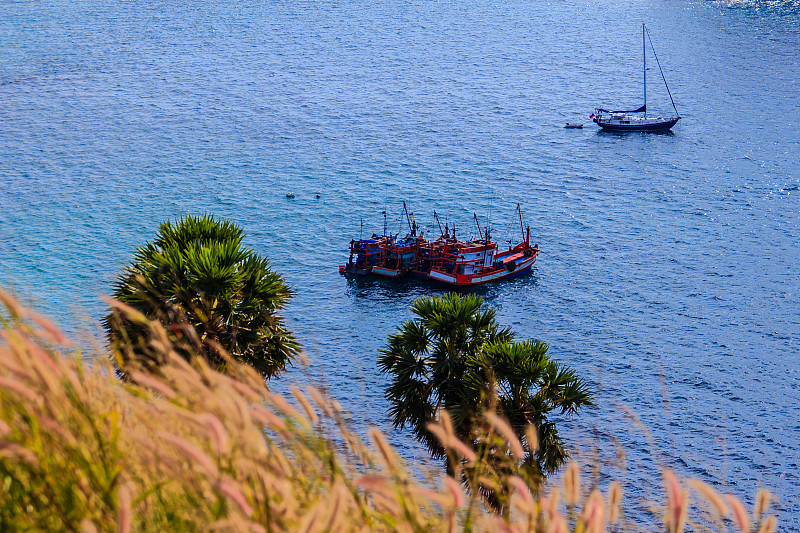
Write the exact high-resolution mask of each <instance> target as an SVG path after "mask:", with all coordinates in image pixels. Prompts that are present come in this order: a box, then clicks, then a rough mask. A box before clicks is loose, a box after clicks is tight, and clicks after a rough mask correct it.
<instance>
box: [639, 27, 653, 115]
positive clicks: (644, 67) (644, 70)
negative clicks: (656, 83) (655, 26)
mask: <svg viewBox="0 0 800 533" xmlns="http://www.w3.org/2000/svg"><path fill="white" fill-rule="evenodd" d="M651 46H652V44H651ZM654 53H655V51H654ZM642 80H643V85H644V116H645V118H647V48H645V42H644V22H642Z"/></svg>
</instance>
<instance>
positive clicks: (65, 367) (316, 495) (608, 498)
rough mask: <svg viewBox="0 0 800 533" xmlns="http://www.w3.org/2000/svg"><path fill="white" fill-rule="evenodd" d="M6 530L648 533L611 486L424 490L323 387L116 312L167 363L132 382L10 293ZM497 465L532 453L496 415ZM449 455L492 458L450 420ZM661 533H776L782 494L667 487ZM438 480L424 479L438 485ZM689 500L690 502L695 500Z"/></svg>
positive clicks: (660, 510) (448, 482) (567, 477)
mask: <svg viewBox="0 0 800 533" xmlns="http://www.w3.org/2000/svg"><path fill="white" fill-rule="evenodd" d="M0 300H2V306H0V317H2V322H3V328H2V331H0V334H1V335H2V339H0V531H81V532H94V531H109V532H112V531H115V532H122V533H124V532H128V531H243V532H244V531H252V532H267V531H304V532H305V531H308V532H311V531H403V532H404V531H420V532H422V531H456V530H463V531H495V532H497V531H513V532H520V533H522V532H526V531H527V532H534V531H535V532H541V533H566V532H572V531H574V532H596V533H599V532H601V531H641V530H642V528H641V527H640V526H639V525H637V524H635V523H631V522H630V521H629V520H626V519H625V517H624V516H622V515H621V513H620V509H621V508H622V507H623V506H622V500H623V495H622V494H621V491H620V487H619V485H617V484H616V483H612V484H611V485H609V486H608V487H603V489H604V490H603V491H602V492H601V490H599V488H598V487H596V483H595V482H586V481H585V480H584V482H583V483H582V482H581V479H580V476H579V470H580V469H579V468H578V465H577V464H575V463H570V464H569V466H568V467H567V468H566V470H565V472H564V475H563V479H562V481H561V483H560V484H559V483H555V482H553V483H551V484H550V485H549V486H535V487H531V486H529V485H528V484H527V483H526V482H525V481H523V480H522V478H520V477H517V476H516V475H513V473H512V474H509V475H507V476H506V477H504V478H501V479H499V480H497V481H492V482H493V483H498V484H500V485H502V486H503V487H506V488H507V489H508V491H509V493H510V494H511V496H510V505H509V506H508V507H507V508H506V510H505V513H504V514H502V515H498V514H494V513H491V512H489V511H487V510H486V508H484V507H483V504H482V503H481V500H480V499H479V498H474V497H467V496H466V495H465V493H464V492H463V490H462V485H461V484H460V483H459V482H457V481H456V480H455V479H453V478H452V477H448V476H443V475H438V477H436V473H435V472H432V473H431V476H430V479H431V481H419V478H420V476H412V475H411V474H410V470H409V468H408V467H407V465H405V464H404V463H403V462H402V461H401V460H400V458H399V457H398V455H397V453H396V452H395V451H394V450H393V449H392V448H391V446H389V445H388V443H387V441H386V439H385V437H384V436H383V435H382V434H381V432H379V431H378V430H377V429H371V430H370V431H369V442H363V441H362V440H361V439H360V438H359V437H358V436H357V435H355V434H354V433H353V432H352V431H351V430H350V428H349V427H348V425H347V423H346V422H345V417H344V415H343V413H342V411H341V409H340V407H339V405H338V404H337V402H336V401H335V400H334V399H331V398H328V397H326V396H325V395H324V394H322V393H321V392H320V391H318V390H314V389H310V388H309V389H307V390H304V391H301V390H299V389H296V388H295V389H292V394H291V396H290V397H284V396H281V395H278V394H274V393H272V392H270V391H269V390H268V388H267V387H266V385H265V381H264V379H263V377H262V376H261V375H260V374H259V373H257V372H256V371H254V370H253V369H252V368H251V367H249V366H246V365H242V364H240V363H238V362H236V361H235V360H232V359H231V360H229V361H228V364H227V367H226V373H225V374H222V373H219V372H217V371H215V370H213V369H211V368H210V367H209V366H208V364H207V363H205V362H204V360H203V358H200V357H195V358H192V359H191V360H190V361H187V360H186V359H184V357H183V356H182V355H179V354H178V353H177V352H176V351H175V350H174V348H173V346H172V344H171V343H170V339H169V335H167V333H166V332H165V330H164V328H163V327H162V326H161V325H160V324H159V323H158V322H150V321H148V320H146V319H145V318H144V317H143V316H142V315H141V314H139V313H138V312H136V311H134V310H133V309H131V308H128V307H126V306H124V305H123V304H118V303H112V305H113V306H114V308H115V310H116V311H117V312H118V313H120V314H122V315H124V316H125V318H126V319H127V320H131V321H134V322H137V323H138V324H139V325H140V326H141V327H143V328H147V331H148V332H149V333H148V335H147V336H146V338H145V339H143V340H145V341H146V342H147V343H148V346H149V347H150V349H152V350H160V351H161V353H162V356H163V360H164V362H165V364H164V365H163V366H161V367H160V368H158V369H157V372H156V373H151V372H148V371H145V370H143V369H136V368H131V369H130V370H129V371H128V374H127V375H128V378H129V379H128V381H121V380H119V379H117V377H115V368H114V367H113V365H112V364H111V363H110V362H108V360H107V358H106V357H105V356H103V355H101V354H97V357H92V356H91V354H90V355H88V356H87V355H86V354H82V353H81V352H80V350H79V349H78V348H77V347H76V346H75V345H74V344H72V343H71V342H70V341H69V340H68V339H66V338H65V337H64V336H63V335H62V334H61V332H60V331H58V330H57V329H56V328H54V327H53V326H52V325H51V324H50V323H49V322H48V321H47V320H45V319H43V318H41V317H39V316H37V315H36V314H34V313H32V312H30V311H28V310H26V309H23V308H22V307H20V306H19V304H18V303H17V302H16V301H15V300H14V299H12V298H11V297H9V296H8V295H7V294H5V293H2V292H0ZM487 425H488V426H489V427H490V430H491V436H492V438H495V439H496V443H497V445H496V446H495V453H499V450H501V449H502V450H505V453H506V454H507V455H509V456H511V457H513V456H515V455H517V454H520V453H521V450H520V448H521V444H520V442H519V441H518V440H517V439H516V437H515V435H514V432H513V431H511V430H510V428H509V426H508V424H507V422H505V421H504V420H502V419H500V418H499V417H493V416H488V417H487ZM431 429H432V432H433V433H434V434H436V435H437V436H439V438H440V439H441V441H442V445H443V446H445V447H446V448H447V449H449V450H452V451H453V453H456V454H458V455H459V456H461V457H463V458H464V459H465V461H466V462H467V464H469V465H470V466H471V468H473V469H477V470H480V468H481V461H482V457H481V456H480V455H477V454H476V453H475V452H474V451H473V450H472V449H471V448H470V447H469V446H468V445H466V444H465V443H463V442H462V441H460V440H459V439H458V438H457V437H456V436H455V435H454V434H453V432H452V426H451V425H449V424H448V423H447V419H446V417H445V418H444V419H443V420H442V423H441V424H439V425H435V426H431ZM663 474H664V488H665V498H664V503H663V504H658V503H656V502H654V503H653V505H652V509H653V511H652V512H653V521H654V523H657V524H661V525H660V526H659V529H661V530H666V531H668V532H677V531H684V530H685V528H687V527H691V528H692V529H693V530H694V531H740V532H742V533H744V532H748V533H749V532H761V533H768V532H772V531H774V530H775V528H776V520H775V518H774V517H773V516H771V515H770V514H769V511H768V509H769V501H770V495H769V494H768V493H767V492H765V491H762V492H760V493H759V494H758V495H757V497H756V506H755V509H753V510H752V511H749V510H746V509H745V508H744V506H743V505H742V504H741V503H740V501H739V500H738V499H737V498H735V497H734V496H730V495H721V494H719V493H717V492H716V491H715V490H713V489H712V488H710V487H708V486H707V485H705V484H703V483H701V482H699V481H696V480H679V479H678V478H676V476H675V475H673V474H672V473H671V472H669V471H665V472H664V473H663ZM423 477H424V476H423ZM689 487H691V489H692V492H691V493H690V491H689Z"/></svg>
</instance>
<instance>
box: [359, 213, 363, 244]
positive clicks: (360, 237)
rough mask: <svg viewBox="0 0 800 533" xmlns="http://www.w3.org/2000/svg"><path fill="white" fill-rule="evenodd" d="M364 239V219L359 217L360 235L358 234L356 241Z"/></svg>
mask: <svg viewBox="0 0 800 533" xmlns="http://www.w3.org/2000/svg"><path fill="white" fill-rule="evenodd" d="M363 238H364V217H361V233H359V234H358V239H359V240H361V239H363Z"/></svg>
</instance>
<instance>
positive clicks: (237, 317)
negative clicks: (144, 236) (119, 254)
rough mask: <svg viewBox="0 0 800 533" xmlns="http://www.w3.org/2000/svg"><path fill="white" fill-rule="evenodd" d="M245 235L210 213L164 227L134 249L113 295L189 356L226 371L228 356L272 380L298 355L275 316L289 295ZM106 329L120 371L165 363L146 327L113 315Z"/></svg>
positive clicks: (296, 346) (287, 332) (289, 337)
mask: <svg viewBox="0 0 800 533" xmlns="http://www.w3.org/2000/svg"><path fill="white" fill-rule="evenodd" d="M244 236H245V234H244V231H243V230H242V229H241V228H240V227H239V226H237V225H236V224H234V223H233V222H231V221H228V220H218V219H215V218H214V217H213V216H209V215H202V216H185V217H182V218H180V219H178V220H177V221H176V222H175V224H172V223H171V222H169V221H167V222H164V223H162V224H161V225H160V226H159V228H158V234H157V236H156V238H155V240H154V241H153V242H151V243H147V244H145V245H143V246H140V247H139V248H137V250H136V252H135V254H134V257H133V261H132V263H131V264H130V265H128V266H127V267H125V268H124V270H123V272H122V273H121V274H120V276H119V278H118V279H117V282H116V284H115V286H114V291H113V297H114V298H115V299H117V300H119V301H121V302H123V303H125V304H127V305H129V306H131V307H133V308H134V309H136V310H137V311H139V312H141V313H142V314H144V315H145V316H146V317H147V318H149V319H152V320H156V321H158V322H160V323H161V324H162V325H164V326H165V328H166V331H167V334H168V336H169V340H170V341H171V343H172V344H173V346H174V347H175V349H176V351H178V353H181V354H182V355H183V356H184V357H186V358H187V359H188V358H190V357H191V356H192V354H199V355H202V356H204V357H205V358H206V359H207V360H208V361H209V363H210V364H211V365H212V366H214V367H217V368H223V367H224V366H225V360H226V356H228V355H229V356H231V357H234V358H235V359H238V360H240V361H242V362H245V363H248V364H250V365H252V366H253V367H254V368H255V369H256V370H257V371H258V372H260V373H261V374H262V375H263V376H264V377H271V376H274V375H276V374H277V373H278V372H280V371H282V370H285V368H286V365H287V363H289V362H290V361H291V360H292V359H293V358H294V357H295V355H296V354H297V353H298V350H299V344H298V343H297V341H296V340H295V338H294V336H293V335H292V334H291V332H289V330H288V329H287V328H286V326H285V325H284V323H283V320H282V319H281V317H280V316H279V315H278V314H277V313H278V311H279V310H280V309H281V308H283V307H284V305H286V303H287V302H288V300H289V298H290V297H291V296H292V291H291V289H290V288H289V287H288V285H286V283H285V281H284V280H283V278H282V277H281V276H280V275H279V274H277V273H275V272H273V271H272V269H271V267H270V263H269V260H268V259H266V258H265V257H262V256H260V255H259V254H257V253H256V252H254V251H253V250H252V249H250V248H248V247H245V246H243V245H242V241H243V239H244ZM104 326H105V329H106V332H107V334H108V337H109V340H110V341H111V345H112V348H113V350H114V353H115V355H116V357H117V362H118V367H119V368H120V370H123V368H124V367H125V366H126V365H128V364H129V363H132V362H136V363H138V364H141V365H143V366H145V367H146V368H153V367H156V366H158V365H159V364H160V363H161V362H162V361H161V359H160V358H162V357H163V350H162V351H161V352H159V350H153V349H151V345H152V342H151V339H149V338H148V335H149V333H148V332H149V330H148V328H147V327H145V326H143V325H142V324H140V323H138V322H136V321H133V320H130V319H129V318H127V317H125V316H122V315H120V314H119V313H117V312H113V311H112V312H111V313H109V315H107V316H106V318H105V320H104Z"/></svg>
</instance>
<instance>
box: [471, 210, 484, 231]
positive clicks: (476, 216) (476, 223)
mask: <svg viewBox="0 0 800 533" xmlns="http://www.w3.org/2000/svg"><path fill="white" fill-rule="evenodd" d="M472 216H474V217H475V225H476V226H478V235H480V236H481V237H483V231H481V223H480V222H478V215H477V213H472Z"/></svg>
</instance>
